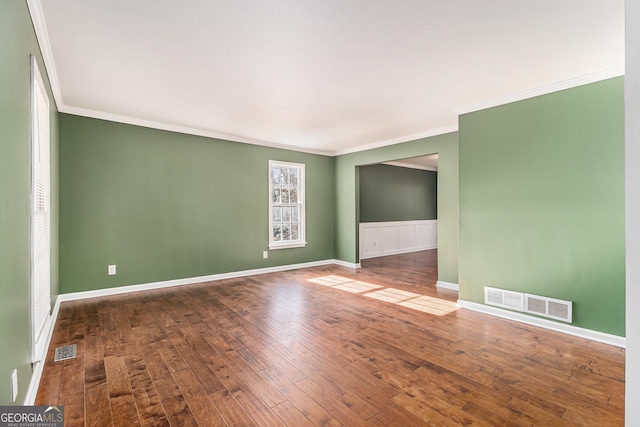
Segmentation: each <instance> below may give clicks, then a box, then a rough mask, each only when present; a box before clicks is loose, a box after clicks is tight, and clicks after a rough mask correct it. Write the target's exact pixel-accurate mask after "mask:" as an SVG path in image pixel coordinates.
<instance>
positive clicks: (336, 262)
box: [333, 259, 362, 268]
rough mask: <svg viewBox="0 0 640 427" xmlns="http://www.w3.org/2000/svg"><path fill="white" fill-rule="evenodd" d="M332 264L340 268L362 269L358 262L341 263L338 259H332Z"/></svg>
mask: <svg viewBox="0 0 640 427" xmlns="http://www.w3.org/2000/svg"><path fill="white" fill-rule="evenodd" d="M333 264H336V265H339V266H341V267H347V268H362V265H360V263H359V262H357V263H353V262H347V261H341V260H339V259H334V260H333Z"/></svg>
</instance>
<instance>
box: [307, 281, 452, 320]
mask: <svg viewBox="0 0 640 427" xmlns="http://www.w3.org/2000/svg"><path fill="white" fill-rule="evenodd" d="M307 281H309V282H313V283H316V284H318V285H322V286H328V287H331V288H336V289H340V290H342V291H346V292H351V293H352V294H361V295H363V296H366V297H369V298H374V299H377V300H379V301H385V302H389V303H391V304H398V305H401V306H403V307H407V308H411V309H414V310H418V311H422V312H423V313H429V314H433V315H436V316H444V315H445V314H449V313H452V312H454V311H456V310H457V309H458V307H457V305H456V303H455V302H451V301H447V300H442V299H439V298H435V297H430V296H427V295H422V294H418V293H415V292H408V291H403V290H401V289H396V288H384V287H383V286H381V285H376V284H373V283H368V282H362V281H359V280H352V279H348V278H346V277H341V276H336V275H329V276H322V277H316V278H313V279H307ZM374 289H376V290H374Z"/></svg>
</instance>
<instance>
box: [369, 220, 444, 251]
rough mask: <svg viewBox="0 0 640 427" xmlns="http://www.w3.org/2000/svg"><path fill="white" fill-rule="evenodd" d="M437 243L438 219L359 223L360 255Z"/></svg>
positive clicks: (413, 249) (426, 246)
mask: <svg viewBox="0 0 640 427" xmlns="http://www.w3.org/2000/svg"><path fill="white" fill-rule="evenodd" d="M437 247H438V220H436V219H434V220H425V221H394V222H363V223H360V259H366V258H375V257H379V256H385V255H395V254H402V253H407V252H416V251H424V250H427V249H435V248H437Z"/></svg>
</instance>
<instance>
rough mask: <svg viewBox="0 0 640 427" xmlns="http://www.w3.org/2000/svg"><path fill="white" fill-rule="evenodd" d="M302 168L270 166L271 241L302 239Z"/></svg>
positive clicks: (280, 241)
mask: <svg viewBox="0 0 640 427" xmlns="http://www.w3.org/2000/svg"><path fill="white" fill-rule="evenodd" d="M301 172H302V168H299V167H289V166H279V165H276V166H273V167H272V168H271V204H272V207H271V210H272V217H271V222H272V241H273V242H278V243H286V242H296V241H299V240H300V239H302V235H301V233H300V230H301V229H302V224H301V220H302V215H301V212H302V211H301V209H302V200H301V198H300V194H301V191H302V189H301V182H302V180H301V179H300V178H301Z"/></svg>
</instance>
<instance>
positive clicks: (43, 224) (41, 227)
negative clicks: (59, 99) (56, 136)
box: [31, 56, 52, 362]
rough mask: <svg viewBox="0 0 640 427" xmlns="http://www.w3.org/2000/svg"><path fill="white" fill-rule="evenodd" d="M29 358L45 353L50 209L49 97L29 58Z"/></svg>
mask: <svg viewBox="0 0 640 427" xmlns="http://www.w3.org/2000/svg"><path fill="white" fill-rule="evenodd" d="M31 69H32V77H31V141H32V146H31V154H32V156H31V157H32V158H31V165H32V166H31V173H32V179H31V185H32V188H31V194H32V201H31V207H32V209H31V210H32V212H31V361H32V362H38V361H40V360H42V357H43V355H45V354H46V350H47V349H46V341H47V339H46V335H47V334H46V329H47V328H48V327H49V322H51V321H52V317H51V315H50V314H51V224H50V223H51V212H50V205H51V202H50V198H51V196H50V191H51V189H50V188H51V184H50V181H51V172H50V165H49V162H50V156H49V151H50V144H51V142H50V132H49V127H50V124H49V114H50V112H49V98H48V96H47V90H46V88H45V85H44V82H43V80H42V75H41V74H40V70H39V69H38V64H37V62H36V59H35V57H33V56H32V57H31Z"/></svg>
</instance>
